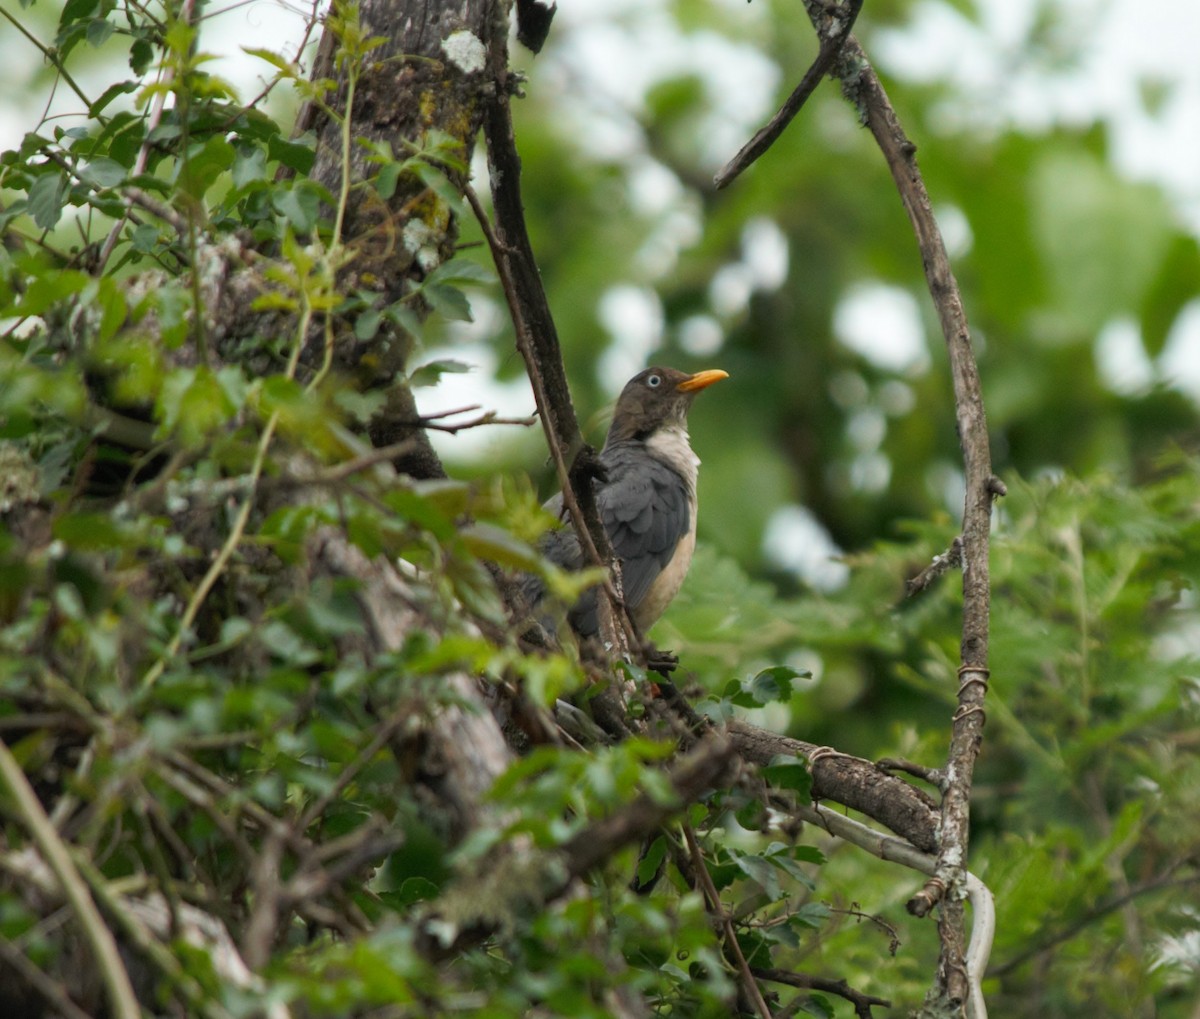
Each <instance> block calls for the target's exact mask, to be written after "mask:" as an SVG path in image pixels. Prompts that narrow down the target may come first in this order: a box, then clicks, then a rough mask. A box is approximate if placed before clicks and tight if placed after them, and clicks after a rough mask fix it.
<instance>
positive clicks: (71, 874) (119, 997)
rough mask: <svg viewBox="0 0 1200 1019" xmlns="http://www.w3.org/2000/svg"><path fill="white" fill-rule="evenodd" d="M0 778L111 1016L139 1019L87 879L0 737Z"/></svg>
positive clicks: (127, 982) (128, 983)
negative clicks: (58, 890) (74, 924)
mask: <svg viewBox="0 0 1200 1019" xmlns="http://www.w3.org/2000/svg"><path fill="white" fill-rule="evenodd" d="M0 782H2V783H3V784H4V786H5V787H6V788H7V790H8V794H9V796H10V797H11V798H12V801H13V803H14V804H15V813H16V814H17V816H18V817H19V818H20V819H21V821H22V822H23V823H24V825H25V827H26V828H27V829H28V830H29V834H30V835H31V836H32V837H33V841H34V844H35V845H36V846H37V847H38V851H39V852H40V853H41V854H42V857H43V858H44V859H45V861H46V863H47V864H48V865H49V867H50V869H51V870H52V871H53V872H54V876H55V877H56V878H57V879H58V883H59V885H60V886H61V887H62V890H63V894H64V895H65V896H66V899H67V902H69V903H70V904H71V909H72V910H74V912H75V916H76V918H77V919H78V920H79V925H80V927H81V928H82V929H83V936H84V940H86V941H87V943H88V945H89V947H90V948H91V950H92V953H93V954H94V955H95V957H96V965H97V966H98V967H99V969H100V976H101V978H102V979H103V980H104V985H105V988H106V989H107V991H108V997H109V1003H110V1005H111V1006H112V1013H113V1015H114V1016H116V1017H117V1019H140V1016H141V1009H140V1008H139V1007H138V1002H137V996H136V995H135V994H134V993H133V985H132V984H131V983H130V982H129V974H128V973H127V972H126V971H125V964H124V963H123V962H122V961H121V953H120V952H118V951H117V943H116V941H115V940H114V939H113V936H112V931H110V930H109V929H108V927H107V926H106V925H105V923H104V919H103V917H101V916H100V911H99V910H98V909H97V908H96V903H95V902H94V901H93V900H92V896H91V895H90V894H89V892H88V888H87V884H86V883H85V882H84V880H83V878H82V877H81V876H80V874H79V871H78V869H77V868H76V866H75V863H74V861H73V860H72V859H71V854H70V852H69V851H68V849H67V847H66V846H65V845H64V844H63V842H62V839H60V838H59V837H58V832H56V831H55V830H54V826H53V825H52V824H51V823H50V818H48V817H47V816H46V812H45V811H44V810H43V809H42V805H41V803H39V802H38V798H37V794H36V793H35V792H34V791H33V788H32V787H31V786H30V784H29V780H28V779H27V778H26V777H25V772H23V771H22V770H21V766H20V765H19V764H18V763H17V760H16V758H15V757H13V755H12V751H11V750H9V749H8V746H7V745H6V744H4V743H0Z"/></svg>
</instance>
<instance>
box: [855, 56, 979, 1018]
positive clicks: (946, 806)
mask: <svg viewBox="0 0 1200 1019" xmlns="http://www.w3.org/2000/svg"><path fill="white" fill-rule="evenodd" d="M839 68H840V69H842V70H843V71H844V72H845V73H846V75H847V77H843V84H844V86H845V87H846V88H847V89H848V90H849V89H850V88H851V87H853V88H854V89H855V93H856V95H857V96H858V97H859V100H860V102H861V104H862V108H863V109H864V111H865V113H866V117H867V126H868V127H869V128H870V129H871V133H872V134H873V135H874V136H875V140H876V142H877V143H878V145H879V148H880V150H881V151H882V152H883V154H884V158H885V159H886V160H887V164H888V168H889V169H890V170H891V172H892V178H893V179H894V180H895V182H896V187H897V189H898V190H899V192H900V197H901V199H902V201H903V203H904V207H905V210H906V211H907V212H908V216H909V220H910V221H911V223H912V227H913V231H914V232H915V234H916V237H917V244H918V246H919V247H920V251H921V260H922V262H923V263H924V267H925V277H926V281H927V283H928V286H929V292H930V294H931V296H932V297H933V302H934V305H935V307H936V308H937V313H938V320H939V322H940V323H941V326H942V334H943V336H944V337H945V340H946V346H947V349H948V351H949V356H950V370H951V376H952V378H953V383H954V405H955V416H956V419H957V423H958V435H959V442H960V444H961V446H962V452H963V467H964V472H965V474H966V496H965V499H964V504H963V530H962V541H963V552H962V556H963V622H962V643H961V656H962V665H961V666H960V668H959V670H958V675H959V686H958V707H957V709H956V710H955V712H954V716H953V720H952V723H953V729H952V732H951V737H950V749H949V753H948V754H947V759H946V768H945V774H946V776H947V783H946V787H945V790H944V793H943V798H942V820H941V837H940V841H939V847H938V863H937V868H936V870H935V872H934V874H933V876H932V878H931V879H930V880H929V881H928V882H927V883H926V885H925V887H924V888H923V889H922V890H921V891H920V892H918V893H917V895H915V896H914V897H913V898H912V899H910V900H909V903H908V908H909V911H910V912H912V913H914V914H915V915H917V916H924V915H926V914H927V913H928V912H929V911H930V910H931V909H932V908H933V906H934V905H936V904H937V903H938V902H939V900H941V901H942V910H941V915H940V918H939V923H938V932H939V935H940V937H941V942H942V952H941V958H940V959H939V962H938V986H939V990H940V991H942V992H944V994H945V996H946V997H947V998H948V999H949V1001H950V1002H952V1003H953V1002H962V1001H965V1000H966V998H967V993H968V983H969V981H968V974H967V972H966V963H965V959H964V945H963V942H964V919H963V908H962V899H961V897H960V892H961V886H962V883H963V881H964V875H965V873H966V870H965V868H966V861H967V843H968V825H969V820H970V804H971V781H972V777H973V774H974V770H975V760H976V758H977V757H978V755H979V747H980V744H981V742H982V740H983V724H984V713H983V701H984V694H985V693H986V691H987V682H988V665H987V649H988V613H989V608H990V600H991V593H990V586H989V579H988V537H989V529H990V527H991V516H992V499H993V495H994V492H995V488H994V486H993V484H992V481H991V478H992V465H991V453H990V450H989V448H988V433H987V419H986V417H985V414H984V409H983V395H982V393H981V391H980V385H979V372H978V369H977V367H976V365H975V356H974V353H973V352H972V350H971V334H970V330H969V329H968V327H967V318H966V314H965V313H964V311H963V306H962V298H961V296H960V294H959V291H958V283H957V281H956V280H955V278H954V273H953V272H952V271H951V269H950V261H949V258H948V257H947V255H946V246H945V244H944V243H943V241H942V235H941V233H940V231H939V230H938V227H937V222H936V220H935V219H934V215H933V209H932V207H931V205H930V201H929V194H928V192H927V191H926V190H925V185H924V182H923V181H922V179H921V173H920V170H919V169H918V168H917V163H916V158H915V154H916V146H915V145H913V143H912V142H911V141H909V140H908V138H907V137H906V136H905V134H904V130H903V128H902V127H901V126H900V122H899V120H898V119H897V118H896V113H895V111H894V110H893V109H892V106H891V103H890V102H889V101H888V97H887V93H886V92H885V91H884V89H883V86H882V84H880V81H879V78H878V77H877V76H876V74H875V72H874V71H873V70H872V68H871V66H870V64H868V63H867V58H866V55H865V54H864V53H863V51H862V48H861V47H860V46H859V45H858V43H857V41H855V40H854V39H850V40H849V41H848V42H847V44H846V46H845V48H844V49H843V51H842V57H841V60H840V61H839ZM850 75H852V76H853V77H849V76H850ZM948 890H949V891H951V892H952V894H950V895H945V893H946V891H948ZM943 896H945V897H944V898H943Z"/></svg>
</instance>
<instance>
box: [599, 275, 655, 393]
mask: <svg viewBox="0 0 1200 1019" xmlns="http://www.w3.org/2000/svg"><path fill="white" fill-rule="evenodd" d="M598 313H599V318H600V322H601V324H602V325H603V326H604V328H605V329H607V330H608V332H609V334H610V335H611V336H612V340H613V342H612V343H611V344H609V346H608V347H607V349H606V350H605V351H604V353H603V354H602V355H601V356H600V364H599V366H598V372H599V376H600V383H601V385H603V386H604V388H605V389H607V390H608V391H609V392H612V393H619V392H620V391H621V387H622V386H624V385H625V383H626V382H628V381H629V379H630V378H631V377H632V376H634V375H636V374H637V373H638V372H639V371H641V370H642V369H643V368H644V367H646V364H647V359H648V358H649V357H650V355H651V354H653V353H654V352H655V351H656V350H658V348H659V347H660V346H662V337H663V322H664V316H663V308H662V302H661V301H659V299H658V294H656V293H655V292H654V291H653V290H651V289H650V288H649V287H635V286H633V285H632V284H630V283H623V284H621V285H619V286H615V287H610V288H609V289H608V290H607V291H605V293H604V296H603V297H601V298H600V307H599V309H598Z"/></svg>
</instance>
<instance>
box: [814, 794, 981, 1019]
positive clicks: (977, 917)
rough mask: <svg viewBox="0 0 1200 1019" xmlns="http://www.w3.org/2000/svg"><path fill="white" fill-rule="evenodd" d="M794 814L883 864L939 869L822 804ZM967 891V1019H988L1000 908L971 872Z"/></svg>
mask: <svg viewBox="0 0 1200 1019" xmlns="http://www.w3.org/2000/svg"><path fill="white" fill-rule="evenodd" d="M792 810H793V812H794V813H795V815H796V816H797V817H799V818H801V819H802V820H805V821H809V822H811V823H813V824H816V825H819V826H820V827H822V828H824V829H825V830H826V831H827V832H829V834H830V835H834V836H836V837H837V838H840V839H844V840H845V841H846V842H849V843H851V844H853V845H855V846H858V848H859V849H865V850H866V851H867V852H868V853H871V854H872V855H874V856H878V857H879V859H881V860H888V861H890V862H892V863H899V864H901V865H903V866H905V867H911V868H912V869H913V870H917V871H920V872H921V873H922V874H932V873H933V872H934V871H935V870H936V869H937V866H938V860H937V857H935V856H931V855H930V854H929V853H923V852H921V851H920V850H919V849H917V848H916V847H915V846H913V845H912V844H911V843H909V842H906V841H904V840H903V839H898V838H894V837H893V836H891V835H887V834H884V833H883V832H879V831H876V830H875V829H874V828H872V827H870V826H869V825H866V824H863V823H862V822H861V821H856V820H854V818H852V817H846V816H845V815H844V814H839V813H837V812H836V811H833V810H830V809H829V808H828V807H823V806H821V804H819V803H813V804H808V803H800V804H796V805H795V806H794V807H793V808H792ZM963 891H964V892H965V894H966V896H967V898H968V899H969V900H970V903H971V943H970V944H969V945H968V946H967V949H966V971H967V974H968V986H967V998H966V1002H967V1015H968V1016H970V1017H972V1019H987V1005H986V1003H985V1002H984V999H983V987H982V980H983V972H984V970H985V969H986V968H987V961H988V956H990V955H991V952H992V939H993V937H994V936H995V933H996V904H995V901H994V900H993V898H992V893H991V891H990V890H989V889H988V887H987V885H985V884H984V883H983V882H982V881H981V880H979V878H977V877H976V876H975V875H974V874H972V873H970V872H969V871H967V872H966V874H965V877H964V880H963Z"/></svg>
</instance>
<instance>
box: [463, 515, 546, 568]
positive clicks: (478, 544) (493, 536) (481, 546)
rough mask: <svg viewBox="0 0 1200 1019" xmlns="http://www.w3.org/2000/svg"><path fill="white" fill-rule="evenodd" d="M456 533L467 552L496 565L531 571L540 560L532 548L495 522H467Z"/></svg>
mask: <svg viewBox="0 0 1200 1019" xmlns="http://www.w3.org/2000/svg"><path fill="white" fill-rule="evenodd" d="M458 533H459V537H460V538H461V539H462V543H463V545H464V547H465V548H466V549H467V551H468V552H470V553H471V554H472V555H474V556H478V557H479V558H481V559H487V560H488V561H489V562H493V563H496V565H498V566H508V567H511V568H513V569H517V570H526V571H530V572H532V571H534V570H536V569H537V568H538V566H539V564H540V562H541V559H540V557H539V556H538V554H537V552H535V551H534V550H533V548H531V547H530V546H529V545H527V544H526V543H525V542H523V541H521V540H520V539H519V538H515V537H513V535H512V534H510V533H509V532H508V531H506V530H504V529H503V528H501V527H497V526H496V525H495V524H486V523H475V524H468V525H467V526H466V527H464V528H462V530H460V531H459V532H458Z"/></svg>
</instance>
